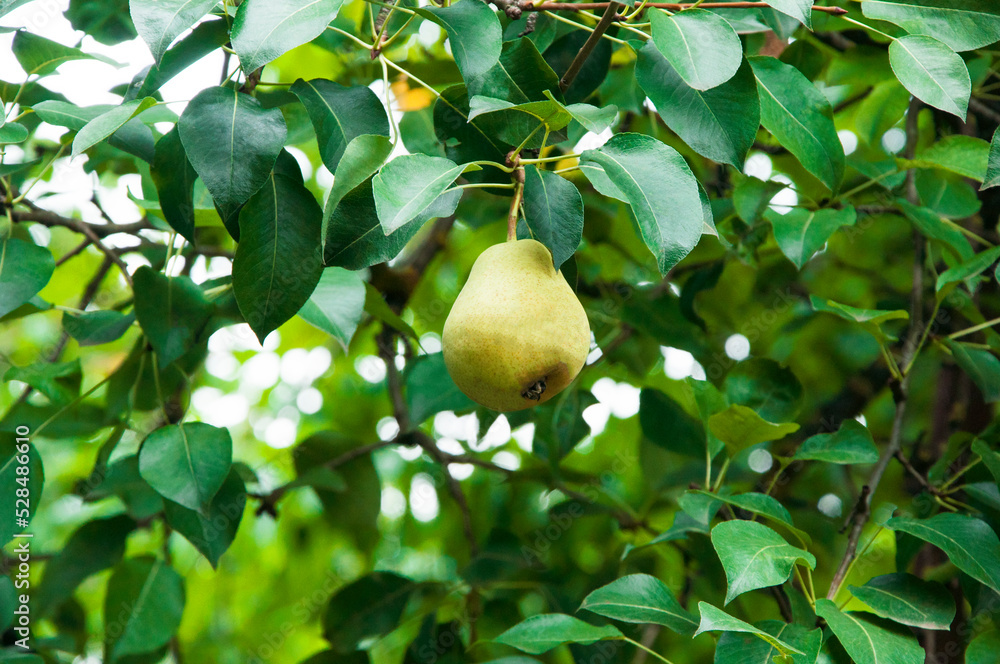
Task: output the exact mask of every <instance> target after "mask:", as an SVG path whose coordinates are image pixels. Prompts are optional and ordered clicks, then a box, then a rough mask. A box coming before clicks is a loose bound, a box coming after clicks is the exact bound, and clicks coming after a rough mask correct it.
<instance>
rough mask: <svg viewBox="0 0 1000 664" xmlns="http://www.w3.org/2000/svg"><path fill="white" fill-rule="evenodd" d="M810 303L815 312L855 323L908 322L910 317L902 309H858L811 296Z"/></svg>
mask: <svg viewBox="0 0 1000 664" xmlns="http://www.w3.org/2000/svg"><path fill="white" fill-rule="evenodd" d="M809 301H810V302H811V303H812V306H813V310H815V311H820V312H823V313H828V314H833V315H834V316H839V317H840V318H843V319H844V320H849V321H851V322H853V323H870V324H872V325H879V324H880V323H884V322H886V321H890V320H907V319H908V318H909V317H910V315H909V314H908V313H906V312H905V311H903V310H901V309H894V310H891V311H890V310H886V309H858V308H857V307H852V306H850V305H847V304H841V303H840V302H833V301H832V300H821V299H820V298H818V297H816V296H815V295H811V296H810V297H809Z"/></svg>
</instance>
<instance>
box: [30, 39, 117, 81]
mask: <svg viewBox="0 0 1000 664" xmlns="http://www.w3.org/2000/svg"><path fill="white" fill-rule="evenodd" d="M11 51H13V53H14V57H15V58H17V62H18V64H19V65H21V68H22V69H24V71H25V73H26V74H28V76H31V75H33V74H34V75H38V76H45V75H47V74H51V73H52V72H54V71H55V70H56V69H58V67H59V65H61V64H63V63H65V62H69V61H70V60H90V59H96V60H101V61H102V62H106V63H108V64H112V65H117V63H116V62H115V61H114V60H110V59H108V58H105V57H104V56H100V55H91V54H90V53H84V52H83V51H81V50H80V49H78V48H73V47H71V46H63V45H62V44H60V43H59V42H54V41H52V40H51V39H46V38H45V37H39V36H38V35H35V34H32V33H30V32H27V31H26V30H18V31H17V32H16V33H15V34H14V42H13V43H12V44H11Z"/></svg>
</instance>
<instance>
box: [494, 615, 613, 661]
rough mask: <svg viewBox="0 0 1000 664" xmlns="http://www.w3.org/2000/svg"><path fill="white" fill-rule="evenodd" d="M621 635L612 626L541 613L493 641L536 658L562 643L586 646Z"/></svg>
mask: <svg viewBox="0 0 1000 664" xmlns="http://www.w3.org/2000/svg"><path fill="white" fill-rule="evenodd" d="M621 636H622V633H621V632H620V631H618V629H617V628H616V627H614V626H612V625H604V626H603V627H597V626H595V625H591V624H590V623H585V622H583V621H582V620H580V619H579V618H574V617H573V616H567V615H566V614H564V613H544V614H541V615H537V616H532V617H530V618H528V619H527V620H523V621H521V622H520V623H518V624H517V625H514V626H513V627H511V628H510V629H508V630H507V631H506V632H504V633H503V634H501V635H500V636H498V637H496V638H495V639H493V641H494V642H495V643H501V644H503V645H506V646H511V647H512V648H517V649H518V650H521V651H524V652H526V653H530V654H532V655H540V654H542V653H543V652H548V651H549V650H552V649H553V648H555V647H556V646H561V645H563V644H564V643H580V644H583V645H587V644H590V643H596V642H597V641H602V640H604V639H617V638H621Z"/></svg>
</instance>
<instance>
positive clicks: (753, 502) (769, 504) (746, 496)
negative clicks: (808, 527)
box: [685, 490, 811, 543]
mask: <svg viewBox="0 0 1000 664" xmlns="http://www.w3.org/2000/svg"><path fill="white" fill-rule="evenodd" d="M687 493H693V494H697V495H700V496H703V497H705V498H710V499H712V500H715V501H719V502H721V503H726V504H727V505H733V506H734V507H738V508H740V509H741V510H746V511H747V512H750V513H751V514H759V515H760V516H763V517H766V518H768V519H771V520H772V521H774V522H776V523H779V524H781V525H782V526H784V527H785V528H787V529H788V530H789V531H790V532H792V533H793V534H794V535H795V536H796V537H798V538H799V539H800V540H802V541H803V542H805V543H809V541H810V540H811V538H810V537H809V534H808V533H806V532H805V531H803V530H800V529H798V528H796V527H795V524H794V523H792V515H791V514H789V512H788V510H787V509H785V506H784V505H782V504H781V503H780V502H779V501H778V499H777V498H775V497H773V496H769V495H767V494H766V493H757V492H749V493H737V494H734V495H725V494H722V493H709V492H707V491H701V490H699V491H689V492H686V494H685V495H687ZM706 522H707V520H706Z"/></svg>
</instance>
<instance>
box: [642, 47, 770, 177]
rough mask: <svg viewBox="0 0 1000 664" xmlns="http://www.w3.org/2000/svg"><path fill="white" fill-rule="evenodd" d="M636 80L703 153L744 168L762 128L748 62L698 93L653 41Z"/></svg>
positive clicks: (678, 130) (674, 126) (670, 124)
mask: <svg viewBox="0 0 1000 664" xmlns="http://www.w3.org/2000/svg"><path fill="white" fill-rule="evenodd" d="M635 78H636V81H638V83H639V85H640V86H642V89H643V91H644V92H645V93H646V95H647V96H648V97H649V99H650V100H651V101H652V102H653V104H654V105H655V106H656V110H657V112H658V113H659V114H660V117H661V118H663V121H664V122H666V123H667V126H668V127H670V128H671V129H672V130H673V131H674V132H675V133H676V134H677V135H678V136H680V137H681V139H682V140H683V141H684V142H685V143H687V144H688V145H690V146H691V147H692V148H693V149H694V150H696V151H697V152H698V153H699V154H701V155H704V156H705V157H708V158H709V159H712V160H714V161H717V162H720V163H724V164H730V165H732V166H735V167H736V168H742V167H743V162H744V160H745V159H746V156H747V152H749V150H750V147H751V146H752V145H753V142H754V139H755V138H756V136H757V129H758V128H759V125H760V101H759V98H758V96H757V82H756V79H755V78H754V76H753V70H752V69H751V68H750V65H749V63H747V62H746V61H745V60H743V61H742V64H741V65H740V68H739V69H738V70H737V71H736V73H735V75H734V76H733V77H732V78H730V79H729V80H728V81H726V82H725V83H723V84H721V85H719V86H717V87H715V88H712V89H710V90H704V91H702V90H696V89H695V88H693V87H691V86H689V85H688V84H687V83H685V82H684V79H682V78H681V77H680V75H679V74H678V73H677V70H676V69H674V67H672V66H671V64H670V62H669V61H668V60H667V59H666V58H665V57H663V55H662V54H661V53H660V52H659V50H657V48H656V46H655V45H654V44H653V43H652V42H651V41H650V42H646V44H645V45H644V46H643V47H642V48H641V49H640V50H639V54H638V60H637V61H636V66H635Z"/></svg>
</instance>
